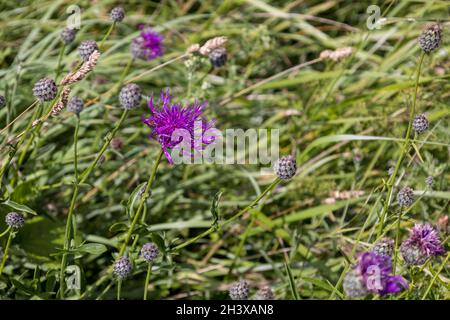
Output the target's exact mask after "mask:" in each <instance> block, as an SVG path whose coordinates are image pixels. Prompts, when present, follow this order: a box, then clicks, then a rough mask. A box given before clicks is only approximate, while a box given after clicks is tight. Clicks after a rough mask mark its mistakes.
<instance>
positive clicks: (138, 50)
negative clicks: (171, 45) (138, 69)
mask: <svg viewBox="0 0 450 320" xmlns="http://www.w3.org/2000/svg"><path fill="white" fill-rule="evenodd" d="M141 29H142V31H141V33H140V35H139V36H138V37H136V38H134V39H133V41H132V42H131V46H130V50H131V54H132V55H133V57H134V58H136V59H142V60H153V59H155V58H157V57H159V56H162V55H163V52H164V48H163V40H164V37H163V36H162V35H161V34H159V33H158V32H156V31H154V30H152V29H151V28H148V27H141Z"/></svg>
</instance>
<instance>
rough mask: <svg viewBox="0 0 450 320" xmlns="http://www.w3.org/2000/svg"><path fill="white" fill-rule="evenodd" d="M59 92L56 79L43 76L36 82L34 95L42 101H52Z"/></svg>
mask: <svg viewBox="0 0 450 320" xmlns="http://www.w3.org/2000/svg"><path fill="white" fill-rule="evenodd" d="M57 93H58V88H57V87H56V83H55V81H53V80H52V79H50V78H43V79H41V80H39V81H38V82H36V83H35V84H34V87H33V95H34V96H35V97H36V98H38V99H39V100H41V101H51V100H53V99H55V97H56V94H57Z"/></svg>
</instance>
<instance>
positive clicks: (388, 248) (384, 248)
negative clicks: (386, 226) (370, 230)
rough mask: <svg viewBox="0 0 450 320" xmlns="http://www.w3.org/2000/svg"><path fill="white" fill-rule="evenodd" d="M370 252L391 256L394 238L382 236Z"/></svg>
mask: <svg viewBox="0 0 450 320" xmlns="http://www.w3.org/2000/svg"><path fill="white" fill-rule="evenodd" d="M372 252H373V253H376V254H378V255H380V256H387V257H390V256H392V253H393V252H394V240H392V239H390V238H383V239H381V240H380V241H378V242H377V243H375V245H374V246H373V248H372Z"/></svg>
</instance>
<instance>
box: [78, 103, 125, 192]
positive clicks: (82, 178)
mask: <svg viewBox="0 0 450 320" xmlns="http://www.w3.org/2000/svg"><path fill="white" fill-rule="evenodd" d="M128 112H129V110H127V109H125V110H124V111H123V113H122V116H121V117H120V119H119V121H118V122H117V123H116V125H115V126H114V128H113V129H112V131H111V132H110V133H109V134H108V135H107V136H106V141H105V143H104V144H103V146H102V148H101V149H100V152H99V153H98V154H97V156H96V157H95V159H94V161H92V163H91V164H90V166H89V167H88V168H87V169H86V170H85V171H84V172H83V173H82V174H81V179H80V184H82V183H84V182H85V181H86V179H87V178H88V176H89V175H90V174H91V172H92V170H94V168H95V165H96V164H97V162H98V160H99V159H100V157H101V156H102V155H103V153H104V152H105V150H106V148H108V146H109V143H110V142H111V140H112V139H113V138H114V136H115V134H116V132H117V130H119V128H120V126H121V125H122V123H123V122H124V121H125V118H126V117H127V115H128Z"/></svg>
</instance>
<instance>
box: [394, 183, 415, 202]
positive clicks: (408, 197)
mask: <svg viewBox="0 0 450 320" xmlns="http://www.w3.org/2000/svg"><path fill="white" fill-rule="evenodd" d="M397 201H398V204H399V205H400V206H402V207H409V206H410V205H412V204H413V202H414V191H413V189H411V188H410V187H404V188H403V189H401V190H400V191H399V192H398V194H397Z"/></svg>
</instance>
